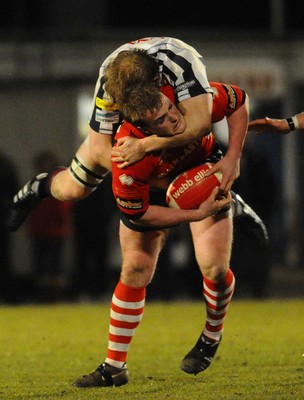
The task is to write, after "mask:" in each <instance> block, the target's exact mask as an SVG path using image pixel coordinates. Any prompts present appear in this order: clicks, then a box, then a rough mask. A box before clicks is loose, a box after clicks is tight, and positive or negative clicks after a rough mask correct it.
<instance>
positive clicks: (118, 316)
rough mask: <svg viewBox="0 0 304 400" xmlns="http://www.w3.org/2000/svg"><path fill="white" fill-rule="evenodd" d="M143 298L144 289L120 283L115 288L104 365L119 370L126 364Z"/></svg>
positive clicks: (141, 309) (140, 316)
mask: <svg viewBox="0 0 304 400" xmlns="http://www.w3.org/2000/svg"><path fill="white" fill-rule="evenodd" d="M145 297H146V288H145V287H141V288H134V287H130V286H126V285H124V284H123V283H122V282H121V281H120V282H119V283H118V285H117V286H116V288H115V291H114V294H113V297H112V303H111V315H110V327H109V342H108V353H107V358H106V360H105V362H106V363H108V364H111V365H113V366H115V367H117V368H121V367H122V366H123V365H124V363H125V362H126V360H127V354H128V350H129V347H130V343H131V340H132V337H133V336H134V334H135V330H136V328H137V326H138V324H139V323H140V321H141V319H142V317H143V313H144V305H145Z"/></svg>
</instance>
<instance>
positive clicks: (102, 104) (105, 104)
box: [95, 97, 118, 111]
mask: <svg viewBox="0 0 304 400" xmlns="http://www.w3.org/2000/svg"><path fill="white" fill-rule="evenodd" d="M95 104H96V107H98V108H100V109H101V110H105V111H118V107H117V105H116V104H115V103H113V101H110V100H104V99H101V98H100V97H96V99H95Z"/></svg>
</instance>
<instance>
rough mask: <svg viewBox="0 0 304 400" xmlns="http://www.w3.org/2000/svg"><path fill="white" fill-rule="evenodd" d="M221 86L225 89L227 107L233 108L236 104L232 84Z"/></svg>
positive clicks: (235, 95)
mask: <svg viewBox="0 0 304 400" xmlns="http://www.w3.org/2000/svg"><path fill="white" fill-rule="evenodd" d="M223 88H224V89H225V90H226V93H227V95H228V108H230V109H231V110H234V109H235V108H236V105H237V94H236V92H235V90H234V89H233V87H232V86H230V85H223Z"/></svg>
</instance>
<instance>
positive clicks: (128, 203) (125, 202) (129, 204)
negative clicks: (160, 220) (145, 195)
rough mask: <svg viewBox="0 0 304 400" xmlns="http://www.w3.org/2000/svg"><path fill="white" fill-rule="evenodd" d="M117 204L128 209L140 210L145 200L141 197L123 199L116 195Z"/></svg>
mask: <svg viewBox="0 0 304 400" xmlns="http://www.w3.org/2000/svg"><path fill="white" fill-rule="evenodd" d="M116 202H117V204H118V205H119V206H120V207H122V208H126V209H128V210H140V209H141V208H142V206H143V202H142V200H141V199H132V200H129V199H123V198H121V197H116Z"/></svg>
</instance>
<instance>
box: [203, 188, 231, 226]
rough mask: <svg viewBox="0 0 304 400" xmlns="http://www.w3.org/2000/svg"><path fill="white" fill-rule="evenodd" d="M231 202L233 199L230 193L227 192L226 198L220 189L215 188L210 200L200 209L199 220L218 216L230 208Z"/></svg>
mask: <svg viewBox="0 0 304 400" xmlns="http://www.w3.org/2000/svg"><path fill="white" fill-rule="evenodd" d="M231 202H232V198H231V194H230V192H227V193H226V194H225V196H223V195H221V194H220V190H219V187H216V188H214V189H213V191H212V193H211V195H210V196H209V197H208V199H207V200H205V201H204V202H203V203H201V204H200V206H199V208H198V212H199V219H204V218H207V217H210V216H211V215H215V214H217V213H218V212H219V211H220V210H221V209H223V208H225V207H228V206H229V205H230V204H231Z"/></svg>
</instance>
